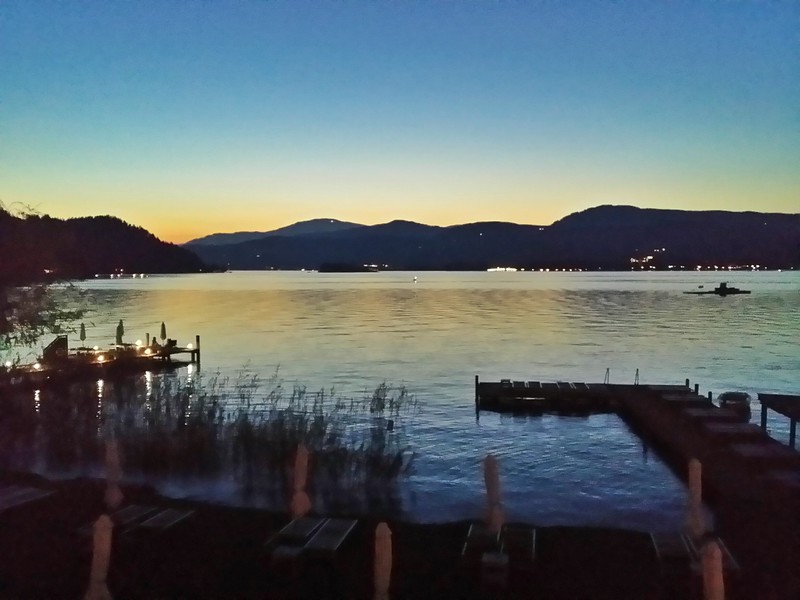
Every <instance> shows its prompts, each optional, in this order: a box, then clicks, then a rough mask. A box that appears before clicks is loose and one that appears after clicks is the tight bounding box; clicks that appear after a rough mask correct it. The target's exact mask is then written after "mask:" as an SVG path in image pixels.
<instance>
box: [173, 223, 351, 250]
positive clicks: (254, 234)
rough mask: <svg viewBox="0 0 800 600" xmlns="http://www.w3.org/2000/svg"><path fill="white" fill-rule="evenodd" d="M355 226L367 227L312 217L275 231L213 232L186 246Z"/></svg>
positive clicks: (328, 231)
mask: <svg viewBox="0 0 800 600" xmlns="http://www.w3.org/2000/svg"><path fill="white" fill-rule="evenodd" d="M355 227H365V226H364V225H361V224H359V223H349V222H347V221H339V220H338V219H312V220H310V221H300V222H299V223H294V224H292V225H287V226H286V227H281V228H280V229H275V230H273V231H237V232H235V233H212V234H211V235H207V236H204V237H201V238H197V239H194V240H190V241H188V242H186V243H185V244H184V246H188V247H192V246H198V245H213V246H220V245H223V244H240V243H242V242H249V241H252V240H257V239H261V238H264V237H269V236H274V235H283V236H294V235H308V234H314V233H332V232H338V231H345V230H347V229H353V228H355Z"/></svg>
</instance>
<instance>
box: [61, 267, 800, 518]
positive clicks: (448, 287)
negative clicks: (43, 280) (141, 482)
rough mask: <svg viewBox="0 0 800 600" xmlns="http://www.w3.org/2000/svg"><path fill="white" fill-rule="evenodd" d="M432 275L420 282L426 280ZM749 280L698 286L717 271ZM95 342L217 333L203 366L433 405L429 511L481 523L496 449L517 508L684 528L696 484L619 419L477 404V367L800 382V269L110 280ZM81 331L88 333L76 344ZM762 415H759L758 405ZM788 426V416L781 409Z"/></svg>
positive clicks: (558, 376) (228, 494)
mask: <svg viewBox="0 0 800 600" xmlns="http://www.w3.org/2000/svg"><path fill="white" fill-rule="evenodd" d="M415 278H416V280H415ZM725 280H727V281H729V282H730V285H733V286H737V287H741V288H745V289H749V290H752V294H750V295H741V296H729V297H724V298H722V297H718V296H715V295H708V296H693V295H686V294H683V292H684V291H689V290H697V289H698V286H700V285H703V286H705V288H704V289H710V288H712V287H714V286H716V285H717V284H718V283H719V282H720V281H725ZM78 285H79V286H80V287H81V288H84V289H85V290H86V291H87V294H88V298H89V300H90V304H91V312H90V314H89V315H87V318H86V323H87V336H88V339H87V344H89V345H91V344H98V345H100V346H108V345H110V344H111V343H113V340H114V332H115V327H116V325H117V323H118V321H119V319H123V320H124V324H125V330H126V336H125V337H126V341H131V342H132V341H134V340H135V339H142V340H143V339H144V338H145V335H146V333H150V334H151V335H158V333H159V329H160V324H161V322H162V321H164V322H165V323H166V326H167V330H168V336H169V337H171V338H176V339H177V340H178V342H179V344H181V345H185V344H186V343H188V342H193V341H194V337H195V335H200V336H201V341H202V371H203V373H204V374H208V373H216V372H219V373H221V374H223V375H229V376H231V377H233V376H235V374H236V373H237V372H238V371H240V370H242V369H243V368H246V369H247V370H248V371H249V372H253V373H257V374H259V375H261V376H262V377H263V378H264V379H267V378H268V377H270V376H271V375H274V374H275V372H276V370H277V373H278V375H279V377H280V379H281V380H282V381H283V382H284V383H285V385H289V386H291V385H293V384H295V383H297V384H300V385H304V386H307V388H308V389H309V390H316V389H322V388H324V389H330V388H335V390H336V393H337V394H343V395H345V396H363V395H364V394H365V393H366V394H369V393H370V392H371V390H374V389H375V387H376V386H377V385H379V384H380V383H382V382H386V383H388V384H391V385H393V386H405V387H406V388H407V390H408V391H409V392H410V393H411V394H413V395H414V397H415V398H416V399H417V401H418V402H419V404H420V409H419V412H418V414H416V415H415V416H414V417H413V420H411V421H410V422H407V423H406V425H405V430H404V435H405V436H406V438H407V439H408V441H409V443H410V444H411V446H412V447H413V450H414V452H415V453H416V455H417V456H416V460H415V472H414V474H413V475H411V476H410V478H409V479H408V481H407V482H406V483H405V484H404V485H403V490H402V494H403V498H402V500H403V510H404V513H405V515H406V516H407V517H408V518H409V519H412V520H418V521H444V520H455V519H463V518H478V517H481V516H482V515H483V512H484V506H485V493H484V484H483V475H482V470H481V461H482V459H483V458H484V457H485V456H486V455H487V453H492V454H494V455H495V456H496V457H497V458H498V460H499V464H500V473H501V482H502V488H503V501H504V506H505V509H506V513H507V516H508V518H509V519H510V520H516V521H528V522H532V523H537V524H540V525H550V524H572V525H610V526H622V527H631V528H635V529H645V530H647V529H649V530H663V529H672V528H678V527H681V525H682V523H683V518H684V489H683V485H682V483H681V482H680V481H679V480H678V479H677V478H676V477H675V476H674V475H673V474H672V472H671V471H670V470H669V468H668V467H667V466H665V464H664V463H662V462H661V461H660V460H659V459H658V457H657V456H656V455H655V454H654V453H653V452H649V451H648V449H647V448H645V447H643V444H642V442H641V441H640V440H639V439H638V438H637V437H636V436H635V435H634V434H633V433H631V432H630V431H629V430H628V428H627V427H626V425H625V424H624V423H623V422H622V421H621V420H620V419H619V418H618V417H617V416H616V415H594V416H590V417H583V418H582V417H564V416H556V415H543V416H539V417H513V416H506V415H502V416H501V415H497V414H491V413H482V414H481V416H480V419H476V415H475V411H474V378H475V375H479V376H480V377H481V379H482V380H487V381H491V380H499V379H502V378H510V379H521V380H540V381H557V380H558V381H585V382H602V381H603V379H604V377H605V375H606V372H608V374H609V377H610V381H611V382H612V383H633V381H634V377H635V374H636V372H637V370H638V373H639V378H640V381H641V382H642V383H683V382H684V380H685V379H687V378H688V379H690V380H691V382H692V384H694V383H698V384H699V385H700V390H701V393H703V394H705V393H707V392H708V391H713V392H714V394H715V395H716V394H718V393H720V392H723V391H728V390H743V391H747V392H749V393H751V395H753V397H755V394H756V393H757V392H783V393H800V389H798V386H799V385H800V384H799V383H798V382H800V353H798V352H797V341H798V340H799V339H800V273H798V272H794V271H791V272H745V271H736V272H730V273H727V272H725V273H714V272H657V273H654V272H641V273H640V272H624V273H596V272H592V273H541V272H485V273H484V272H474V273H439V272H419V273H410V272H380V273H357V274H322V273H315V272H277V271H276V272H232V273H217V274H204V275H181V276H150V277H146V278H122V279H111V280H109V279H97V280H93V281H87V282H81V283H79V284H78ZM73 345H77V342H74V343H73ZM754 412H757V411H754ZM769 426H770V429H771V432H772V433H773V435H774V436H775V437H776V438H778V439H781V440H782V441H784V440H785V439H786V438H787V437H788V433H787V432H788V424H787V423H783V422H782V421H781V420H780V419H777V418H774V419H773V418H771V419H770V423H769ZM158 484H159V486H160V487H161V489H163V490H164V491H166V492H167V493H170V494H174V495H182V496H196V497H203V498H207V499H211V500H215V501H223V502H228V501H230V502H233V501H236V499H235V494H234V493H233V492H232V489H231V487H230V486H229V485H228V484H227V483H226V482H225V481H217V482H208V481H174V480H173V481H159V482H158Z"/></svg>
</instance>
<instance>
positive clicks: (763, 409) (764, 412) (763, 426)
mask: <svg viewBox="0 0 800 600" xmlns="http://www.w3.org/2000/svg"><path fill="white" fill-rule="evenodd" d="M761 429H763V430H764V431H766V430H767V405H766V404H764V402H761Z"/></svg>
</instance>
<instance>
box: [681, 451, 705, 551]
mask: <svg viewBox="0 0 800 600" xmlns="http://www.w3.org/2000/svg"><path fill="white" fill-rule="evenodd" d="M686 529H687V530H688V532H689V535H690V536H691V537H692V538H693V539H695V540H698V539H700V538H701V537H703V534H704V533H705V532H706V523H705V517H704V515H703V465H702V464H701V463H700V461H699V460H697V459H696V458H693V459H691V460H690V461H689V506H688V510H687V515H686Z"/></svg>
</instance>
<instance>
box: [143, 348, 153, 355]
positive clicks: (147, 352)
mask: <svg viewBox="0 0 800 600" xmlns="http://www.w3.org/2000/svg"><path fill="white" fill-rule="evenodd" d="M152 352H153V351H152V350H150V348H145V349H144V353H145V354H146V355H147V356H150V354H152Z"/></svg>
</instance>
